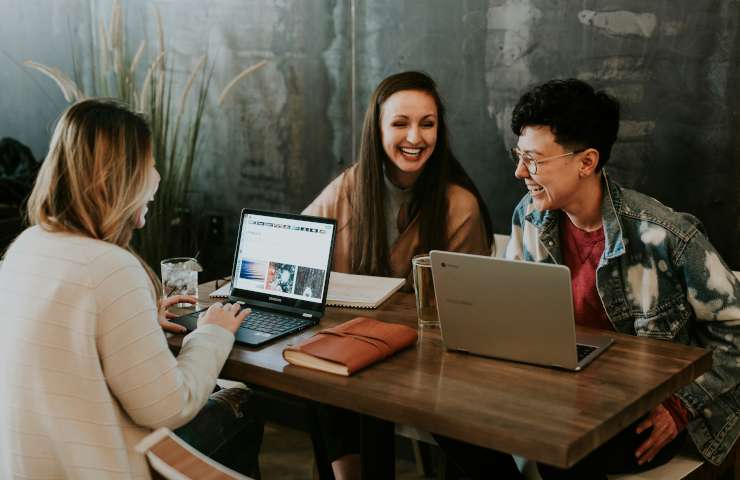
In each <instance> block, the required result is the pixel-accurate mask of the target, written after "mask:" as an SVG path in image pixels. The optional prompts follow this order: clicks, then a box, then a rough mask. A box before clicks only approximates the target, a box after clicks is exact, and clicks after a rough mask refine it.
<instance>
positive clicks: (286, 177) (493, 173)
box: [0, 0, 740, 269]
mask: <svg viewBox="0 0 740 480" xmlns="http://www.w3.org/2000/svg"><path fill="white" fill-rule="evenodd" d="M154 5H156V6H158V7H159V9H160V11H161V13H162V16H163V18H164V28H165V31H166V34H167V37H168V41H169V45H170V47H171V48H172V51H173V53H174V59H175V68H176V70H177V78H178V79H179V82H180V83H183V82H184V79H185V78H186V77H187V73H188V71H189V70H190V69H191V68H192V66H193V65H194V64H195V62H196V61H197V59H198V58H199V57H200V55H202V54H203V53H204V52H205V51H206V50H208V51H209V52H210V53H211V57H212V58H213V59H214V60H215V62H216V69H215V76H214V88H213V95H212V96H211V105H210V107H211V108H209V111H208V118H207V123H206V128H205V132H204V133H205V135H204V142H203V144H202V146H201V152H202V156H201V159H202V160H201V165H200V168H199V170H198V172H197V174H196V178H195V181H194V192H193V195H192V203H193V206H194V207H195V210H196V212H197V213H199V214H202V215H209V214H222V215H225V216H226V218H227V220H229V221H228V222H227V230H226V231H227V236H226V241H225V242H224V245H222V246H211V249H212V250H217V252H211V254H212V256H213V259H214V261H215V260H217V259H220V263H222V264H223V263H226V264H227V263H228V259H229V257H230V255H231V245H230V242H231V238H232V235H231V234H232V232H233V231H234V229H235V225H234V224H233V220H231V219H234V218H236V214H237V212H238V211H239V209H240V208H241V207H244V206H251V207H260V208H272V209H286V210H292V211H298V210H300V209H301V208H302V207H303V206H304V205H305V204H307V203H308V202H309V201H310V200H311V199H312V198H313V196H315V195H316V194H317V193H318V192H319V191H320V189H321V188H322V187H323V186H324V185H325V184H326V183H327V182H328V181H329V180H331V178H333V176H335V175H336V174H337V173H338V172H339V171H341V170H342V169H343V168H345V167H346V166H347V165H349V164H350V163H351V161H352V158H353V144H356V141H357V139H358V138H359V128H360V126H361V122H362V115H363V113H364V109H365V108H366V106H367V101H368V98H369V96H370V93H371V92H372V89H373V88H374V87H375V85H376V84H377V82H379V81H380V80H381V79H382V78H383V77H385V76H386V75H388V74H391V73H395V72H398V71H401V70H405V69H410V68H414V69H422V70H425V71H427V72H429V73H430V74H432V76H433V77H434V78H435V79H437V81H438V83H439V85H440V87H441V90H442V94H443V97H444V98H445V99H446V104H447V107H448V110H449V119H448V120H449V123H450V126H451V130H452V135H453V147H454V149H455V151H456V153H457V155H458V157H459V158H460V160H461V161H462V163H463V164H464V165H465V167H466V168H467V169H468V171H469V172H470V173H471V175H472V176H473V178H474V179H475V181H476V182H477V184H478V186H479V188H480V189H481V191H482V193H483V195H484V196H485V198H486V200H487V202H488V205H489V208H490V209H491V214H492V217H493V222H494V225H495V228H496V230H497V231H501V232H505V231H506V230H507V228H508V222H509V219H510V215H511V209H512V207H513V205H514V204H515V203H516V201H517V200H518V198H519V197H520V196H521V194H522V193H523V189H522V188H521V185H520V184H519V182H518V181H517V180H516V179H514V177H513V167H512V166H511V165H510V163H509V160H508V157H507V155H506V147H508V146H510V145H511V144H512V143H513V142H514V140H515V139H514V138H513V136H512V134H511V132H510V131H509V128H508V124H509V119H510V113H511V110H512V108H513V107H514V104H515V103H516V100H517V99H518V97H519V95H520V94H521V93H522V91H523V90H524V89H526V88H527V87H529V86H531V85H533V84H535V83H538V82H542V81H546V80H548V79H551V78H554V77H578V78H581V79H584V80H587V81H589V82H592V83H593V84H594V85H596V86H598V87H602V88H606V89H607V90H608V91H610V92H611V93H613V94H614V95H616V96H617V97H618V98H619V99H620V100H621V101H622V105H623V110H622V111H623V114H622V116H623V120H622V125H621V133H620V140H619V142H618V144H617V145H616V146H615V149H614V153H613V158H612V161H611V165H610V171H611V173H612V174H613V176H614V177H616V178H617V179H618V180H619V181H621V182H622V183H623V184H624V185H626V186H629V187H633V188H637V189H640V190H642V191H644V192H646V193H649V194H651V195H653V196H655V197H657V198H658V199H659V200H661V201H663V202H664V203H666V204H668V205H670V206H673V207H674V208H676V209H680V210H685V211H689V212H692V213H694V214H695V215H697V216H698V217H699V218H700V219H701V220H702V221H703V222H704V223H705V225H706V227H707V229H708V231H709V234H710V238H711V239H712V241H713V242H714V243H715V245H717V247H718V249H719V250H720V252H721V253H722V254H723V256H724V257H725V259H726V260H727V261H728V262H729V263H730V264H731V265H732V266H733V267H734V268H735V269H739V268H740V249H739V248H738V245H740V215H739V214H738V212H740V195H739V192H740V188H739V186H740V144H738V140H737V138H738V136H737V134H736V132H738V127H740V126H739V125H738V118H737V107H738V102H740V98H739V97H738V91H740V89H739V87H740V78H738V76H739V75H738V68H739V67H740V65H739V64H740V56H739V54H740V52H739V51H738V49H739V48H740V43H739V42H740V37H739V36H738V26H739V25H738V24H739V23H740V22H739V20H740V18H739V11H738V10H739V8H740V3H738V2H737V0H706V1H702V2H696V1H693V0H662V1H655V2H644V1H641V0H600V1H596V0H590V1H589V0H585V1H577V2H576V1H570V0H568V1H566V0H466V1H449V0H404V1H402V2H399V1H397V0H351V1H350V0H250V1H246V0H218V1H217V0H211V1H196V0H178V1H175V0H157V1H145V0H129V1H127V2H124V6H125V8H126V10H127V16H128V20H129V22H128V24H129V30H130V31H129V37H130V38H131V39H132V43H135V42H134V40H133V39H137V40H138V39H139V38H143V37H144V36H149V37H153V34H154V17H153V15H152V13H151V12H152V9H153V6H154ZM0 7H2V11H3V12H4V15H3V18H2V20H0V22H2V28H1V29H0V46H1V47H0V48H2V53H3V55H2V56H0V85H1V86H2V92H3V93H2V95H0V112H2V113H0V136H14V137H16V138H18V139H19V140H21V141H23V142H24V143H27V144H29V145H30V146H31V147H32V149H33V151H34V153H35V154H36V155H37V156H42V155H43V154H45V151H46V146H47V143H48V135H49V128H50V125H51V123H52V122H53V120H54V118H55V117H56V115H58V112H59V111H60V110H61V109H62V108H63V105H64V101H63V99H62V97H61V95H59V94H58V92H57V91H56V89H55V87H54V86H53V84H52V83H51V82H50V81H48V80H46V79H45V78H42V77H41V76H39V75H38V74H35V73H33V72H28V71H25V72H24V71H22V69H19V68H18V67H17V65H16V63H14V62H20V61H22V60H25V59H27V58H32V59H35V60H39V61H41V62H44V63H47V64H50V65H56V66H59V67H61V68H62V69H63V70H66V71H69V70H70V64H71V56H70V54H69V44H70V37H71V38H72V39H74V40H75V41H84V40H85V35H86V32H88V31H89V28H90V21H91V20H90V19H91V18H97V17H98V16H100V15H102V16H104V17H105V18H107V13H108V12H109V11H110V2H109V1H103V0H96V1H93V2H92V5H90V6H89V5H88V2H86V1H83V0H61V1H51V0H47V1H43V0H34V1H26V2H15V1H10V0H0ZM70 32H71V33H70ZM264 59H266V60H268V61H269V64H268V66H267V67H265V68H263V69H262V70H261V71H259V72H258V73H256V74H255V75H253V76H252V77H251V78H248V79H247V80H246V81H245V82H244V83H242V84H241V85H240V86H239V87H238V88H237V90H235V91H234V92H232V96H231V97H230V101H229V102H227V105H225V106H224V107H220V108H219V107H218V106H216V105H215V100H216V97H217V96H218V95H217V94H218V93H219V92H220V90H221V88H223V86H225V84H226V82H227V81H228V80H229V79H230V78H231V77H232V76H233V75H235V74H236V73H238V72H239V71H240V70H241V68H243V67H244V66H247V65H250V64H253V63H256V62H258V61H260V60H264ZM353 79H354V81H353ZM353 112H354V116H353ZM216 253H218V254H217V255H216ZM217 263H219V262H217Z"/></svg>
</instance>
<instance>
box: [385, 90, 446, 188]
mask: <svg viewBox="0 0 740 480" xmlns="http://www.w3.org/2000/svg"><path fill="white" fill-rule="evenodd" d="M380 131H381V139H382V143H383V150H385V154H386V155H387V156H388V160H390V162H388V164H387V167H388V177H389V179H390V180H391V181H392V182H393V183H394V184H396V185H397V186H399V187H401V188H409V187H411V186H412V185H413V184H414V182H416V179H417V178H418V177H419V175H420V174H421V172H422V170H423V169H424V165H425V164H426V162H427V161H428V160H429V157H431V155H432V152H434V146H435V145H436V144H437V104H436V103H435V102H434V98H433V97H432V96H431V95H429V94H428V93H426V92H424V91H421V90H401V91H398V92H396V93H394V94H393V95H391V96H390V97H388V99H387V100H386V101H385V102H384V103H383V105H382V107H381V113H380Z"/></svg>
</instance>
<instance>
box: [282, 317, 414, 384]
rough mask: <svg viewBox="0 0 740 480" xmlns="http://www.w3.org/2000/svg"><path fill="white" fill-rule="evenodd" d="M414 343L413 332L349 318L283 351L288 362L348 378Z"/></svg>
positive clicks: (364, 318) (395, 325)
mask: <svg viewBox="0 0 740 480" xmlns="http://www.w3.org/2000/svg"><path fill="white" fill-rule="evenodd" d="M415 342H416V330H415V329H413V328H410V327H407V326H405V325H399V324H397V323H386V322H381V321H378V320H375V319H374V318H368V317H357V318H353V319H352V320H350V321H348V322H344V323H342V324H340V325H337V326H336V327H332V328H327V329H325V330H322V331H320V332H319V333H317V334H316V335H314V336H313V337H311V338H309V339H308V340H306V341H305V342H303V343H300V344H298V345H293V346H290V347H288V348H286V349H285V350H283V358H285V360H286V361H287V362H288V363H291V364H293V365H298V366H301V367H308V368H313V369H316V370H322V371H324V372H329V373H335V374H337V375H345V376H349V375H352V374H353V373H354V372H356V371H358V370H362V369H363V368H365V367H367V366H368V365H371V364H373V363H375V362H377V361H380V360H382V359H384V358H386V357H388V356H390V355H393V354H394V353H396V352H397V351H399V350H402V349H404V348H406V347H408V346H409V345H412V344H414V343H415Z"/></svg>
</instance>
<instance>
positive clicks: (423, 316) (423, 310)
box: [411, 254, 439, 328]
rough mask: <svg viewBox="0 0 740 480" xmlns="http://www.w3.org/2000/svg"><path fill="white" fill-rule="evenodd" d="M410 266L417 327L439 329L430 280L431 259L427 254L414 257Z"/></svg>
mask: <svg viewBox="0 0 740 480" xmlns="http://www.w3.org/2000/svg"><path fill="white" fill-rule="evenodd" d="M411 265H412V272H413V277H414V293H415V294H416V317H417V319H418V321H419V326H420V327H422V328H424V327H427V328H429V327H432V328H435V327H439V317H438V316H437V300H436V298H435V296H434V281H433V280H432V259H431V258H430V257H429V255H427V254H423V255H416V256H415V257H414V258H413V259H412V260H411Z"/></svg>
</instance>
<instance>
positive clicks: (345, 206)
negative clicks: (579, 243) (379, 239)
mask: <svg viewBox="0 0 740 480" xmlns="http://www.w3.org/2000/svg"><path fill="white" fill-rule="evenodd" d="M356 172H357V165H354V166H352V167H350V168H348V169H347V170H346V171H345V172H344V173H342V174H341V175H339V177H337V178H336V179H334V181H332V182H331V183H330V184H329V185H328V186H327V187H326V188H325V189H324V191H323V192H321V194H319V196H318V197H316V199H315V200H314V201H313V202H312V203H311V204H310V205H309V206H308V207H306V209H305V210H303V213H304V214H305V215H314V216H319V217H325V218H333V219H335V220H336V221H337V239H336V243H335V245H334V258H333V260H334V262H333V266H332V270H335V271H337V272H344V273H352V272H351V268H350V264H351V257H350V249H351V243H352V203H351V192H353V191H354V186H355V181H356V180H355V179H356ZM447 199H448V211H447V217H446V219H444V220H443V219H440V220H441V221H446V222H447V233H448V239H447V245H446V247H445V249H446V250H449V251H453V252H464V253H475V254H480V255H490V254H491V247H490V242H489V239H488V236H487V235H486V227H485V224H484V223H483V219H482V218H481V213H480V208H479V206H478V200H477V199H476V198H475V195H473V194H472V193H470V192H469V191H468V190H466V189H464V188H462V187H460V186H458V185H454V184H451V185H449V186H448V187H447ZM418 247H419V221H418V217H417V218H414V219H413V220H412V221H411V222H410V223H409V225H408V227H407V228H406V229H405V230H404V231H403V232H400V234H399V236H398V239H397V240H396V241H395V242H394V243H393V245H392V246H391V249H390V257H391V258H390V267H391V275H393V276H395V277H404V278H407V277H408V276H409V273H410V271H411V258H412V257H413V256H414V254H415V253H416V249H417V248H418Z"/></svg>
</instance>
